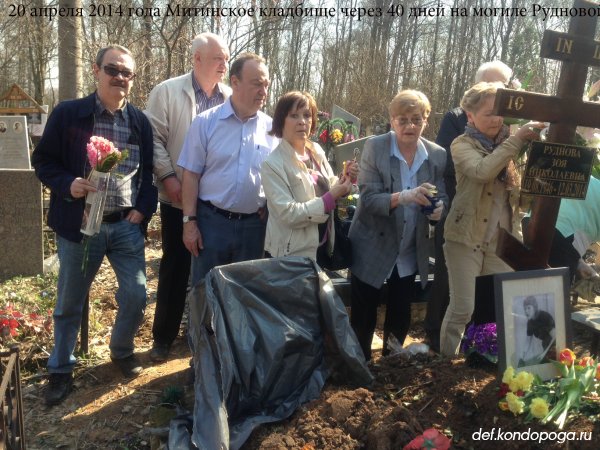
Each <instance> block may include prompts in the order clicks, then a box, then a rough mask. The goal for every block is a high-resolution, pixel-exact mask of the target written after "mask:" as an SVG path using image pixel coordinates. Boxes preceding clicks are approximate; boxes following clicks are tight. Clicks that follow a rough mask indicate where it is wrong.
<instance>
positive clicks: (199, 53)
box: [144, 33, 231, 362]
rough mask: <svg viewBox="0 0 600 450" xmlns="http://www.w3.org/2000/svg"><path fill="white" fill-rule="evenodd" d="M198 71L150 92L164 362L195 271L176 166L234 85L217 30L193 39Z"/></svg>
mask: <svg viewBox="0 0 600 450" xmlns="http://www.w3.org/2000/svg"><path fill="white" fill-rule="evenodd" d="M192 58H193V70H192V71H191V72H189V73H186V74H185V75H181V76H179V77H176V78H171V79H169V80H166V81H163V82H162V83H160V84H159V85H157V86H156V87H155V88H154V89H153V90H152V92H150V96H149V97H148V107H147V109H146V111H144V112H145V113H146V115H147V116H148V118H149V119H150V123H152V127H153V130H154V175H155V177H156V184H157V186H158V198H159V201H160V219H161V237H162V251H163V255H162V259H161V260H160V268H159V270H158V288H157V291H156V311H155V313H154V323H153V325H152V336H153V339H154V344H153V346H152V350H151V351H150V359H151V360H152V361H154V362H161V361H165V360H166V359H167V357H168V355H169V351H170V349H171V345H172V343H173V341H174V340H175V338H176V337H177V334H178V333H179V326H180V325H181V318H182V316H183V310H184V307H185V296H186V289H187V284H188V278H189V275H190V263H191V258H190V254H189V252H188V251H187V249H186V248H185V246H184V245H183V241H182V239H181V236H182V234H183V221H182V220H183V212H182V211H181V180H182V172H183V169H182V168H181V167H179V166H178V165H177V159H178V158H179V154H180V153H181V147H182V146H183V141H184V139H185V135H186V133H187V131H188V128H189V127H190V124H191V123H192V119H193V118H194V117H195V116H196V115H197V114H200V113H201V112H203V111H205V110H207V109H210V108H212V107H214V106H218V105H220V104H222V103H223V102H224V101H225V100H226V99H227V98H228V97H229V96H230V95H231V89H230V88H229V87H228V86H225V85H224V84H222V83H221V82H222V81H223V78H224V77H225V74H226V73H227V62H228V61H229V49H228V48H227V44H226V43H225V41H224V40H223V39H222V38H221V37H220V36H217V35H216V34H213V33H202V34H199V35H198V36H196V37H195V38H194V40H193V41H192Z"/></svg>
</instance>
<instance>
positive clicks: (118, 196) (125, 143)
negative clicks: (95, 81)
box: [94, 94, 140, 215]
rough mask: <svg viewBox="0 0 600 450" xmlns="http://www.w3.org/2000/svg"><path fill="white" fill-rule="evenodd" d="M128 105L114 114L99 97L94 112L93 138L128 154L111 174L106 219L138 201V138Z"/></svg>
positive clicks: (105, 208)
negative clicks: (106, 140) (107, 141)
mask: <svg viewBox="0 0 600 450" xmlns="http://www.w3.org/2000/svg"><path fill="white" fill-rule="evenodd" d="M126 106H127V103H125V104H124V105H123V107H122V108H120V109H117V110H116V111H115V112H114V114H113V113H111V112H110V111H109V110H108V109H106V108H105V107H104V105H103V104H102V102H101V101H100V99H99V98H98V95H97V94H96V108H95V111H94V135H95V136H102V137H103V138H106V139H108V140H109V141H111V142H112V143H113V144H114V146H115V147H116V148H118V149H119V150H121V151H122V150H127V152H128V156H127V159H125V160H124V161H121V162H120V163H119V164H118V165H117V167H116V168H114V169H113V170H112V175H111V177H110V182H109V185H108V194H107V196H106V204H105V206H104V215H106V214H110V213H113V212H117V211H122V210H124V209H126V208H132V207H133V206H134V205H135V199H136V197H137V190H138V187H137V180H138V169H139V166H140V147H139V136H135V134H134V133H132V130H131V126H130V119H129V116H128V114H127V108H126Z"/></svg>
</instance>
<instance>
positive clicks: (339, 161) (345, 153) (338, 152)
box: [332, 136, 373, 173]
mask: <svg viewBox="0 0 600 450" xmlns="http://www.w3.org/2000/svg"><path fill="white" fill-rule="evenodd" d="M370 137H373V136H369V137H365V138H361V139H357V140H356V141H352V142H347V143H345V144H339V145H336V146H335V147H334V148H333V150H332V151H333V152H334V165H335V167H333V170H334V172H335V173H341V172H342V169H343V165H344V161H347V160H350V159H354V158H356V161H358V162H359V163H360V156H361V154H362V151H363V148H364V147H365V142H367V139H369V138H370Z"/></svg>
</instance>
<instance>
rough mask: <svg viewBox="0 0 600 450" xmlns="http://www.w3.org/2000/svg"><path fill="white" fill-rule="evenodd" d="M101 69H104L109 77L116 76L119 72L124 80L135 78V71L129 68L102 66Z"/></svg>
mask: <svg viewBox="0 0 600 450" xmlns="http://www.w3.org/2000/svg"><path fill="white" fill-rule="evenodd" d="M102 70H104V72H105V73H106V74H107V75H110V76H111V77H118V76H119V74H121V76H122V77H123V78H125V79H126V80H133V79H134V78H135V75H136V74H135V73H133V72H132V71H131V70H127V69H123V70H119V69H117V68H116V67H113V66H103V67H102Z"/></svg>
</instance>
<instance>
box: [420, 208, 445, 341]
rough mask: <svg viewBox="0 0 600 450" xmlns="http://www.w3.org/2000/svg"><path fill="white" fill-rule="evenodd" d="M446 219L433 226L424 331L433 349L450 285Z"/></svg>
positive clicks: (438, 339)
mask: <svg viewBox="0 0 600 450" xmlns="http://www.w3.org/2000/svg"><path fill="white" fill-rule="evenodd" d="M445 223H446V219H445V218H444V219H442V220H440V221H439V222H438V223H437V225H436V227H435V240H434V249H435V271H434V278H433V285H432V286H431V298H430V299H429V301H428V302H427V314H426V315H425V324H424V325H425V331H426V332H427V337H428V338H429V341H430V344H431V346H432V347H433V349H434V350H435V351H439V347H440V329H441V328H442V321H443V320H444V314H446V308H448V303H449V302H450V287H449V286H448V267H447V266H446V257H445V256H444V224H445Z"/></svg>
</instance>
